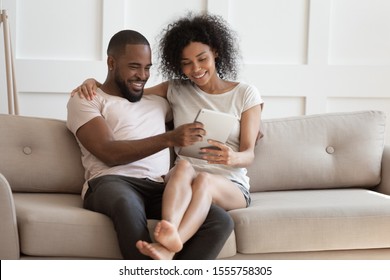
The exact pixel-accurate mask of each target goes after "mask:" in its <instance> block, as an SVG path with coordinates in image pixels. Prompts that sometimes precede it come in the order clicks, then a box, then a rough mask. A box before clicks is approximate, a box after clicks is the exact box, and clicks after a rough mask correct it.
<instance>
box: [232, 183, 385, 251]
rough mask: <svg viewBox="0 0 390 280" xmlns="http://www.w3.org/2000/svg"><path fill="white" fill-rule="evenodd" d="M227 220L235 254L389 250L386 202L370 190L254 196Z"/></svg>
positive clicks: (272, 193) (295, 192)
mask: <svg viewBox="0 0 390 280" xmlns="http://www.w3.org/2000/svg"><path fill="white" fill-rule="evenodd" d="M230 214H231V215H232V217H233V219H234V222H235V232H236V238H237V241H236V242H237V251H238V252H239V253H246V254H255V253H276V252H300V251H322V250H348V249H366V248H390V239H389V236H390V196H386V195H383V194H380V193H376V192H373V191H370V190H365V189H334V190H299V191H279V192H264V193H254V194H252V204H251V206H250V207H248V208H246V209H238V210H233V211H231V212H230Z"/></svg>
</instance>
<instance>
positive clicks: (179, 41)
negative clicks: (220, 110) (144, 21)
mask: <svg viewBox="0 0 390 280" xmlns="http://www.w3.org/2000/svg"><path fill="white" fill-rule="evenodd" d="M191 42H199V43H203V44H205V45H208V46H210V48H211V49H212V50H214V51H215V52H216V53H217V54H218V57H217V58H216V60H215V64H216V70H217V73H218V75H219V77H220V78H222V79H232V80H235V79H236V78H237V74H238V60H239V59H240V52H239V48H238V43H237V35H236V33H235V32H234V31H233V30H232V29H231V28H230V27H229V25H228V24H227V22H226V21H225V20H224V19H223V18H222V17H221V16H217V15H211V14H199V15H194V14H193V13H189V14H188V15H187V16H185V17H182V18H180V19H178V20H177V21H175V22H173V23H171V24H169V25H168V26H167V27H166V28H165V29H164V30H163V32H162V35H161V39H160V42H159V56H160V63H161V64H160V67H159V68H160V72H161V74H162V76H163V77H164V78H165V79H169V80H172V79H180V80H187V79H188V78H187V77H186V76H185V75H184V74H183V72H182V70H181V54H182V51H183V49H184V48H185V47H186V46H187V45H188V44H190V43H191Z"/></svg>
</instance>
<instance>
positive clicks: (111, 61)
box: [107, 55, 115, 71]
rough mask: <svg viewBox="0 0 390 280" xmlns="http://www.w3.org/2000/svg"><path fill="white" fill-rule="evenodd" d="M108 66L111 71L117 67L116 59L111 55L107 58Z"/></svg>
mask: <svg viewBox="0 0 390 280" xmlns="http://www.w3.org/2000/svg"><path fill="white" fill-rule="evenodd" d="M107 66H108V69H109V70H110V71H111V70H112V69H114V66H115V59H114V58H113V57H112V56H111V55H109V56H108V57H107Z"/></svg>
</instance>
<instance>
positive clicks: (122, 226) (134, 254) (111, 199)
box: [84, 175, 154, 259]
mask: <svg viewBox="0 0 390 280" xmlns="http://www.w3.org/2000/svg"><path fill="white" fill-rule="evenodd" d="M131 179H133V180H134V182H132V180H131ZM138 181H139V182H138ZM144 182H145V181H142V179H140V180H138V179H134V178H126V177H121V176H110V175H108V176H102V177H98V178H95V179H93V180H91V181H90V182H89V186H90V187H89V190H88V193H87V194H86V197H85V200H84V207H85V208H86V209H89V210H92V211H96V212H100V213H103V214H105V215H107V216H109V217H110V218H111V219H112V221H113V223H114V227H115V230H116V232H117V237H118V242H119V247H120V249H121V252H122V255H123V258H125V259H147V257H146V256H145V255H143V254H141V253H140V252H139V250H138V249H137V248H136V247H135V244H136V242H137V241H138V240H146V241H149V242H151V239H150V235H149V231H148V228H147V217H146V214H145V203H144V201H145V195H146V194H147V193H148V188H149V187H150V186H149V184H146V183H145V184H144ZM150 189H151V190H152V191H153V190H154V189H153V188H150Z"/></svg>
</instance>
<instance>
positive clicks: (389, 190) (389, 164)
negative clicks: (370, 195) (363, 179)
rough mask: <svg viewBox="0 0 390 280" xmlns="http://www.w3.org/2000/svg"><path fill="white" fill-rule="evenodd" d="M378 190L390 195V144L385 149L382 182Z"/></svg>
mask: <svg viewBox="0 0 390 280" xmlns="http://www.w3.org/2000/svg"><path fill="white" fill-rule="evenodd" d="M376 190H377V191H378V192H380V193H383V194H387V195H390V145H386V146H385V148H384V150H383V156H382V171H381V182H380V184H379V185H378V187H377V188H376Z"/></svg>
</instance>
